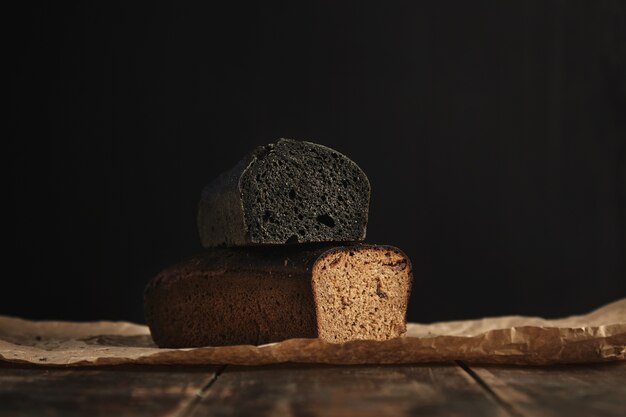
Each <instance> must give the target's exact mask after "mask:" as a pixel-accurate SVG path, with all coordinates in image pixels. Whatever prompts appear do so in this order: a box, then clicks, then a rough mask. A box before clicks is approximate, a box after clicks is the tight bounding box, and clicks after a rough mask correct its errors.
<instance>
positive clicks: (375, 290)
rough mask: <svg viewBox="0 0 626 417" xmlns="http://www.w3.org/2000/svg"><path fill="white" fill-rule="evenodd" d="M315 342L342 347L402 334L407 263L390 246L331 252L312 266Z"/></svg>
mask: <svg viewBox="0 0 626 417" xmlns="http://www.w3.org/2000/svg"><path fill="white" fill-rule="evenodd" d="M312 276H313V293H314V298H315V305H316V316H317V329H318V337H319V338H320V339H322V340H325V341H328V342H332V343H341V342H347V341H350V340H358V339H367V340H387V339H391V338H396V337H400V336H402V335H404V334H405V333H406V310H407V304H408V299H409V295H410V292H411V284H412V273H411V264H410V261H409V259H408V258H407V257H406V255H404V254H403V253H402V252H401V251H400V250H398V249H396V248H393V247H390V246H377V247H371V246H370V247H367V246H365V247H354V248H348V249H347V250H331V251H329V252H327V253H325V254H323V255H322V256H321V257H320V258H319V259H318V260H317V261H316V263H315V265H314V267H313V274H312Z"/></svg>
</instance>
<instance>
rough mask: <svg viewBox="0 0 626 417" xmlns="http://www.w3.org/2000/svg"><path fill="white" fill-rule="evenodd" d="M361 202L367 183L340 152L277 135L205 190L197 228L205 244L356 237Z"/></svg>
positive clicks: (360, 232) (361, 224)
mask: <svg viewBox="0 0 626 417" xmlns="http://www.w3.org/2000/svg"><path fill="white" fill-rule="evenodd" d="M369 199H370V184H369V180H368V179H367V176H366V175H365V173H364V172H363V171H362V170H361V169H360V168H359V167H358V165H357V164H355V163H354V162H353V161H352V160H350V159H349V158H348V157H346V156H345V155H342V154H341V153H339V152H337V151H335V150H333V149H330V148H328V147H326V146H322V145H318V144H315V143H311V142H305V141H296V140H291V139H280V140H279V141H277V142H276V143H272V144H269V145H265V146H260V147H258V148H256V149H255V150H253V151H252V152H251V153H250V154H248V155H246V156H245V157H244V158H243V159H242V160H241V161H240V162H239V163H238V164H237V165H236V166H235V167H233V168H232V169H230V170H229V171H227V172H225V173H223V174H222V175H220V176H219V177H218V178H216V179H215V180H213V181H212V182H211V183H210V184H209V185H207V186H206V187H205V189H204V190H203V192H202V198H201V200H200V202H199V204H198V218H197V222H198V232H199V234H200V239H201V241H202V245H203V246H204V247H206V248H209V247H219V246H226V247H232V246H249V245H258V244H272V245H279V244H286V243H313V242H350V241H361V240H363V239H364V238H365V231H366V227H367V215H368V210H369Z"/></svg>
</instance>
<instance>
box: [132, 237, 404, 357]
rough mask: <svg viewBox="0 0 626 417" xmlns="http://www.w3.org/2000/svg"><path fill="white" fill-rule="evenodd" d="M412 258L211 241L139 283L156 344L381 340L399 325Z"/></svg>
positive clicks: (383, 249)
mask: <svg viewBox="0 0 626 417" xmlns="http://www.w3.org/2000/svg"><path fill="white" fill-rule="evenodd" d="M411 282H412V274H411V263H410V261H409V259H408V258H407V257H406V255H404V254H403V253H402V252H401V251H400V250H399V249H396V248H394V247H391V246H377V245H364V244H357V245H348V246H329V245H327V244H324V245H314V247H311V245H299V246H295V245H287V246H276V247H273V246H272V247H267V246H256V247H248V248H218V249H211V250H208V251H207V252H205V253H203V254H200V255H198V256H195V257H193V258H191V259H188V260H187V261H184V262H181V263H179V264H178V265H175V266H173V267H171V268H168V269H166V270H165V271H163V272H161V273H160V274H159V275H157V276H156V277H155V278H154V279H153V280H152V281H151V282H150V283H149V284H148V285H147V287H146V290H145V296H144V309H145V316H146V321H147V323H148V326H149V327H150V331H151V333H152V338H153V339H154V341H155V342H156V344H157V345H158V346H160V347H194V346H223V345H241V344H253V345H258V344H265V343H271V342H278V341H281V340H285V339H291V338H314V337H319V338H320V339H322V340H325V341H327V342H331V343H342V342H347V341H351V340H359V339H369V340H387V339H391V338H396V337H400V336H402V335H403V334H404V333H405V332H406V309H407V302H408V298H409V293H410V291H411Z"/></svg>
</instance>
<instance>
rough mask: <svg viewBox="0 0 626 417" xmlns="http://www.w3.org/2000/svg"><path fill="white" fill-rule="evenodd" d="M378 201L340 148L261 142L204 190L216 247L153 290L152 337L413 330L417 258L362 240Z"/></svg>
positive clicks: (205, 228) (213, 340)
mask: <svg viewBox="0 0 626 417" xmlns="http://www.w3.org/2000/svg"><path fill="white" fill-rule="evenodd" d="M369 200H370V184H369V181H368V179H367V176H366V175H365V174H364V173H363V171H362V170H361V169H360V168H359V167H358V166H357V165H356V164H355V163H354V162H353V161H351V160H350V159H349V158H347V157H346V156H344V155H342V154H340V153H339V152H337V151H335V150H333V149H330V148H327V147H325V146H322V145H317V144H314V143H310V142H304V141H295V140H289V139H281V140H279V141H278V142H276V143H274V144H269V145H266V146H260V147H258V148H257V149H255V150H254V151H252V152H251V153H250V154H248V155H247V156H246V157H245V158H244V159H243V160H241V161H240V162H239V163H238V164H237V165H236V166H235V167H233V168H232V169H231V170H230V171H227V172H225V173H223V174H222V175H220V176H219V177H218V178H216V179H215V180H214V181H213V182H211V183H210V184H209V185H208V186H207V187H206V188H205V189H204V190H203V192H202V197H201V200H200V203H199V207H198V230H199V233H200V238H201V241H202V245H203V246H204V247H205V248H206V249H205V251H204V252H203V253H200V254H199V255H197V256H194V257H192V258H190V259H188V260H186V261H184V262H181V263H179V264H177V265H174V266H173V267H171V268H168V269H166V270H164V271H163V272H161V273H160V274H159V275H157V276H156V277H155V278H154V279H153V280H152V281H151V282H150V283H149V284H148V286H147V287H146V290H145V297H144V307H145V316H146V321H147V322H148V325H149V327H150V331H151V333H152V338H153V339H154V341H155V342H156V343H157V345H159V346H160V347H195V346H224V345H239V344H253V345H259V344H265V343H271V342H278V341H281V340H285V339H290V338H316V337H317V338H320V339H322V340H324V341H327V342H331V343H343V342H347V341H351V340H358V339H369V340H387V339H391V338H396V337H400V336H402V335H404V333H405V332H406V309H407V303H408V298H409V293H410V291H411V282H412V275H411V263H410V261H409V259H408V258H407V256H406V255H405V254H404V253H402V251H400V250H399V249H397V248H394V247H392V246H383V245H371V244H365V243H361V242H362V241H363V240H364V239H365V230H366V226H367V216H368V208H369Z"/></svg>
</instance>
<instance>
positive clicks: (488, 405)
mask: <svg viewBox="0 0 626 417" xmlns="http://www.w3.org/2000/svg"><path fill="white" fill-rule="evenodd" d="M190 415H192V416H207V415H210V416H250V415H261V416H283V415H285V416H290V415H302V416H314V415H320V416H351V415H359V416H376V417H379V416H381V415H392V416H403V415H430V416H444V415H445V416H455V415H477V416H484V417H487V416H507V415H509V414H508V413H507V412H506V410H505V408H504V407H502V406H501V405H500V404H498V402H497V401H494V400H493V398H492V397H491V396H490V395H489V394H488V393H486V392H485V391H484V390H483V389H482V387H480V386H479V384H478V383H476V381H475V380H474V379H472V377H471V376H469V375H468V374H467V373H466V372H465V371H464V370H462V369H461V368H460V367H458V366H456V365H451V366H302V365H284V366H279V367H277V366H272V367H256V368H252V367H248V368H246V367H227V368H226V370H225V371H224V372H223V373H222V374H221V375H220V376H219V378H218V379H217V381H216V382H215V383H214V384H213V385H212V386H211V388H210V389H209V390H208V391H207V392H206V393H205V396H204V398H203V399H202V400H201V401H199V403H198V404H197V405H196V407H195V408H194V409H193V410H190Z"/></svg>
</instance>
